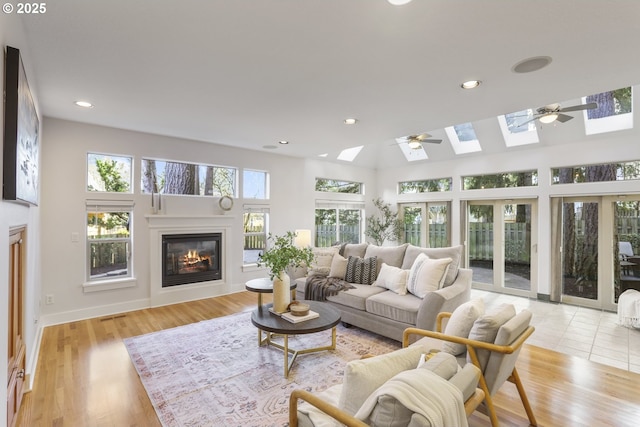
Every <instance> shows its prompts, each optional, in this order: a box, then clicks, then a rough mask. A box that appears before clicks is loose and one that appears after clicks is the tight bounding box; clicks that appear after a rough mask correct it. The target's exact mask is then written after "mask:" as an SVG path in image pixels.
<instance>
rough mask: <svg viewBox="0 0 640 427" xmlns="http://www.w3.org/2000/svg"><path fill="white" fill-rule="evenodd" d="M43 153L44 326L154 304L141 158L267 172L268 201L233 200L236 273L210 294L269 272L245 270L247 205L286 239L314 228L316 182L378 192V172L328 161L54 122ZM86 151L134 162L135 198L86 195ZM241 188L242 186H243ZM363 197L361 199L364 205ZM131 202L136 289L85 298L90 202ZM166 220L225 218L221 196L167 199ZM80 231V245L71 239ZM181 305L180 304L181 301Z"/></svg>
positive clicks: (230, 289) (230, 252) (46, 126)
mask: <svg viewBox="0 0 640 427" xmlns="http://www.w3.org/2000/svg"><path fill="white" fill-rule="evenodd" d="M43 132H44V144H43V149H42V157H43V162H42V163H43V165H42V177H43V183H42V213H43V214H42V218H43V219H42V229H43V233H42V236H41V237H42V253H43V256H42V270H43V271H44V272H46V273H45V274H43V291H42V294H43V296H44V295H52V296H53V297H54V301H55V303H54V304H51V305H43V306H42V315H43V322H45V324H52V323H59V322H66V321H70V320H77V319H82V318H87V317H95V316H100V315H106V314H112V313H116V312H122V311H127V310H133V309H137V308H142V307H148V306H149V294H150V286H151V285H150V283H149V268H148V265H149V252H150V249H149V247H148V245H149V232H148V225H147V220H146V218H145V217H144V216H145V215H146V214H149V213H151V206H150V196H149V195H142V194H140V163H141V159H142V158H143V157H151V158H158V159H168V160H177V161H184V162H194V163H205V164H214V165H223V166H233V167H237V168H238V169H239V173H240V176H241V175H242V173H241V171H242V168H248V169H255V170H264V171H267V172H269V174H270V182H271V198H270V200H268V201H261V200H253V199H251V200H242V199H239V200H236V201H235V203H234V208H233V210H232V211H230V212H229V213H228V214H227V215H231V216H233V217H234V225H233V236H234V238H233V239H232V240H231V241H230V246H229V247H228V248H227V256H230V257H231V259H232V269H231V270H232V271H230V272H227V278H228V280H227V284H226V286H225V287H223V288H222V289H218V290H216V291H215V292H214V293H213V294H212V295H211V296H214V295H217V294H221V293H229V292H235V291H238V290H242V289H244V282H245V281H246V280H248V279H251V278H255V277H261V276H264V275H265V270H263V269H260V270H256V269H247V270H246V271H243V269H242V243H243V241H242V238H241V236H242V207H243V204H245V203H249V204H268V206H269V207H270V230H271V231H272V232H273V233H275V234H282V233H284V232H285V231H288V230H294V229H299V228H307V229H313V225H314V206H315V199H316V192H315V191H314V185H315V177H316V176H319V177H331V178H336V179H345V180H358V181H361V182H364V183H365V186H366V187H367V188H370V189H371V191H372V192H375V173H374V171H373V170H368V169H362V168H355V167H352V166H349V165H339V164H331V163H328V162H324V161H313V160H307V161H305V160H301V159H298V158H293V157H288V156H283V155H277V154H271V153H266V152H257V151H250V150H245V149H238V148H233V147H228V146H221V145H215V144H210V143H204V142H198V141H189V140H183V139H176V138H171V137H164V136H158V135H151V134H145V133H139V132H132V131H126V130H119V129H114V128H107V127H101V126H94V125H88V124H80V123H77V122H70V121H64V120H58V119H52V118H46V119H45V122H44V130H43ZM88 152H96V153H109V154H118V155H126V156H133V158H134V162H133V164H134V178H133V188H134V194H129V195H123V194H117V195H113V194H99V193H95V192H91V193H89V192H87V191H86V185H87V184H86V182H87V180H86V174H87V172H86V158H87V153H88ZM239 187H240V188H241V187H242V185H241V183H240V186H239ZM323 197H326V196H323ZM365 197H366V196H362V198H363V199H364V198H365ZM113 198H126V199H129V200H133V201H134V202H135V208H134V222H133V240H134V251H133V264H134V270H135V271H134V272H135V277H136V279H137V286H135V287H129V288H123V289H117V290H108V291H101V292H91V293H87V292H84V291H83V287H82V284H83V282H84V281H85V260H86V244H85V240H84V237H85V229H86V212H85V200H86V199H113ZM163 206H164V212H165V214H166V215H184V214H190V215H191V214H192V215H211V214H220V211H219V209H218V207H217V198H208V197H193V196H170V195H165V196H163ZM72 233H78V234H79V235H80V240H79V241H78V242H72V241H71V234H72ZM176 302H178V301H176Z"/></svg>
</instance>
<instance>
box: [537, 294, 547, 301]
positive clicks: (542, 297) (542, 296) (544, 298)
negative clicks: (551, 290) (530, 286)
mask: <svg viewBox="0 0 640 427" xmlns="http://www.w3.org/2000/svg"><path fill="white" fill-rule="evenodd" d="M536 299H537V300H538V301H544V302H551V295H549V294H537V296H536Z"/></svg>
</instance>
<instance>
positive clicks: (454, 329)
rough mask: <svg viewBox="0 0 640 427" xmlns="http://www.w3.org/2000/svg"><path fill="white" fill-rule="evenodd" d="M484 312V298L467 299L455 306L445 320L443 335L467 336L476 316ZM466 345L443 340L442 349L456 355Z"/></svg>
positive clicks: (464, 349) (464, 348) (462, 351)
mask: <svg viewBox="0 0 640 427" xmlns="http://www.w3.org/2000/svg"><path fill="white" fill-rule="evenodd" d="M483 314H484V300H483V299H482V298H477V299H474V300H471V301H467V302H465V303H464V304H461V305H460V306H459V307H458V308H456V309H455V310H454V311H453V313H452V314H451V317H450V318H449V320H448V321H447V326H446V327H445V328H444V333H445V335H453V336H455V337H460V338H469V332H470V331H471V328H472V327H473V324H474V322H475V321H476V320H477V319H478V317H480V316H482V315H483ZM466 349H467V346H466V345H464V344H458V343H453V342H449V341H445V342H443V343H442V351H443V352H446V353H449V354H453V355H454V356H458V355H460V354H462V353H464V352H465V351H466Z"/></svg>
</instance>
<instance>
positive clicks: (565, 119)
mask: <svg viewBox="0 0 640 427" xmlns="http://www.w3.org/2000/svg"><path fill="white" fill-rule="evenodd" d="M571 119H573V116H570V115H568V114H562V113H558V118H557V119H556V120H557V121H559V122H560V123H564V122H568V121H569V120H571Z"/></svg>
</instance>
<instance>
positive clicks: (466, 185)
mask: <svg viewBox="0 0 640 427" xmlns="http://www.w3.org/2000/svg"><path fill="white" fill-rule="evenodd" d="M462 180H463V181H462V182H463V189H464V190H484V189H487V188H511V187H532V186H537V185H538V171H536V170H533V171H524V172H504V173H498V174H491V175H475V176H463V177H462Z"/></svg>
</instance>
